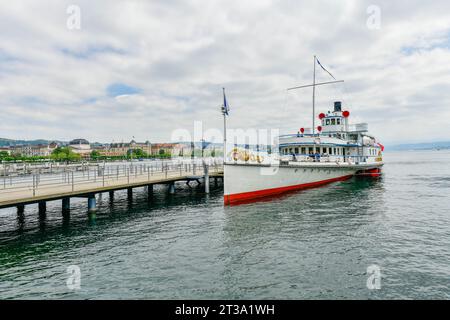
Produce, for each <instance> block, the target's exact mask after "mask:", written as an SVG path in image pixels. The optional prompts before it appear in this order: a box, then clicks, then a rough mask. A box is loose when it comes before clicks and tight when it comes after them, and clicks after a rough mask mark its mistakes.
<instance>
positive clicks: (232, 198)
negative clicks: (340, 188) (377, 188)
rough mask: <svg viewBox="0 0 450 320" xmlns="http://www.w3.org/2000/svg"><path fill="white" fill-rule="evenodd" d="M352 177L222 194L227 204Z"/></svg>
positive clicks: (346, 177)
mask: <svg viewBox="0 0 450 320" xmlns="http://www.w3.org/2000/svg"><path fill="white" fill-rule="evenodd" d="M351 177H353V175H348V176H343V177H338V178H334V179H328V180H322V181H316V182H311V183H304V184H298V185H294V186H287V187H282V188H273V189H265V190H258V191H252V192H244V193H237V194H230V195H225V196H224V204H225V205H229V204H233V203H239V202H245V201H248V200H252V199H258V198H263V197H267V196H272V195H277V194H281V193H285V192H289V191H294V190H301V189H307V188H313V187H317V186H320V185H324V184H327V183H331V182H336V181H344V180H347V179H349V178H351Z"/></svg>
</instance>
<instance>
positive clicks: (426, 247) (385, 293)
mask: <svg viewBox="0 0 450 320" xmlns="http://www.w3.org/2000/svg"><path fill="white" fill-rule="evenodd" d="M385 161H386V165H385V167H384V169H383V177H382V178H380V179H367V178H358V179H356V178H352V179H350V180H348V181H345V182H338V183H333V184H330V185H327V186H325V187H321V188H316V189H309V190H304V191H299V192H295V193H291V194H289V195H285V196H282V197H278V198H271V199H268V200H264V201H260V202H255V203H251V204H245V205H239V206H232V207H225V208H224V206H223V200H222V190H221V188H220V186H219V187H217V188H212V193H211V194H210V195H209V196H206V195H204V194H203V193H202V192H201V190H198V189H195V188H194V189H192V190H191V189H188V188H186V187H185V186H183V185H179V186H178V187H177V193H176V194H175V195H169V194H168V193H167V190H166V188H163V187H161V188H160V190H158V189H157V188H155V195H154V199H153V200H152V202H150V203H148V202H147V197H146V194H145V191H144V190H143V189H142V190H140V189H136V191H135V193H134V198H133V201H132V202H129V201H128V200H127V196H126V192H117V193H116V196H115V198H114V201H113V202H110V201H109V198H108V195H107V194H104V195H103V198H102V199H101V200H99V207H98V213H97V215H96V217H95V219H93V218H91V219H89V218H88V216H87V214H86V210H87V204H86V200H85V199H73V200H72V211H71V216H70V219H67V218H66V219H63V217H62V215H61V210H60V206H61V204H60V202H50V203H48V205H47V216H46V218H45V219H44V218H41V219H39V217H38V213H37V207H36V206H27V208H26V211H25V215H24V216H22V217H18V216H17V213H16V210H15V209H6V210H1V211H0V298H1V299H25V298H26V299H39V298H43V299H116V298H131V299H143V298H146V299H180V298H183V299H188V298H191V299H269V298H272V299H353V298H360V299H383V298H388V299H391V298H393V299H401V298H407V299H410V298H412V299H422V298H423V299H434V298H443V299H449V298H450V152H449V151H429V152H403V153H396V152H386V153H385ZM70 265H76V266H78V267H79V268H80V272H81V278H80V281H81V282H80V289H76V290H71V289H69V288H68V287H67V285H66V281H67V279H68V277H69V276H70V275H69V274H68V273H67V268H68V267H69V266H70ZM369 266H372V267H371V268H375V269H370V270H378V269H377V268H379V270H380V272H381V279H380V282H379V284H380V286H379V287H380V289H369V288H368V286H367V280H368V278H369V276H371V274H368V273H367V268H368V267H369ZM372 276H373V275H372Z"/></svg>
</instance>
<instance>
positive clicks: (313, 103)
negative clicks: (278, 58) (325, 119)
mask: <svg viewBox="0 0 450 320" xmlns="http://www.w3.org/2000/svg"><path fill="white" fill-rule="evenodd" d="M316 62H317V63H318V64H319V66H320V67H321V68H322V69H323V70H324V71H326V72H327V73H328V74H329V75H330V76H331V77H332V78H333V79H334V80H335V81H327V82H319V83H316ZM339 82H344V80H336V78H335V77H334V76H333V75H332V74H331V73H330V72H329V71H328V70H327V69H325V68H324V67H323V66H322V64H321V63H320V61H319V60H318V59H317V56H315V55H314V68H313V84H309V85H305V86H298V87H292V88H287V89H286V90H287V91H290V90H296V89H303V88H309V87H312V88H313V96H312V134H313V135H314V134H315V131H316V128H315V118H316V117H315V114H316V110H315V109H316V87H317V86H322V85H326V84H333V83H339Z"/></svg>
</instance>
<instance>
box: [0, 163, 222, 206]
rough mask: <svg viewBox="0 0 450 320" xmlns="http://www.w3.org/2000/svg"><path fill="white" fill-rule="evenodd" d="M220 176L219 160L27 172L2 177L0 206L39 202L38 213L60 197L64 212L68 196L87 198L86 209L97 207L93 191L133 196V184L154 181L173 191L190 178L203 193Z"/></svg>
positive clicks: (145, 183) (149, 187)
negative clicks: (120, 191)
mask: <svg viewBox="0 0 450 320" xmlns="http://www.w3.org/2000/svg"><path fill="white" fill-rule="evenodd" d="M221 178H222V179H223V166H222V163H221V162H219V161H217V162H212V163H211V162H210V163H205V162H204V163H202V162H192V163H185V162H180V163H159V164H157V165H151V164H130V165H123V166H109V167H108V166H106V165H105V166H103V167H99V168H98V169H96V170H93V171H92V170H88V171H83V172H76V171H70V172H63V173H61V174H47V175H29V176H25V177H20V178H15V179H12V178H7V177H4V179H3V181H1V180H0V181H1V182H2V183H3V184H2V185H0V209H2V208H8V207H17V211H18V213H22V212H23V211H24V208H25V206H26V205H28V204H35V203H38V204H39V205H38V208H39V213H45V210H46V203H47V201H54V200H61V201H62V203H61V207H62V211H63V212H68V211H70V198H73V197H83V198H87V209H88V210H87V211H88V212H94V211H95V210H96V200H95V199H96V198H95V195H96V194H101V193H104V192H109V194H110V196H111V198H113V197H114V191H116V190H125V189H126V190H127V192H128V197H132V193H133V188H137V187H148V188H147V190H148V193H149V195H151V193H152V192H153V185H156V184H165V185H168V186H169V192H170V193H174V192H175V188H174V185H175V183H176V182H179V181H184V182H186V183H187V184H189V183H190V182H192V181H196V183H202V184H203V185H204V188H205V193H209V182H210V179H215V180H216V181H217V179H221Z"/></svg>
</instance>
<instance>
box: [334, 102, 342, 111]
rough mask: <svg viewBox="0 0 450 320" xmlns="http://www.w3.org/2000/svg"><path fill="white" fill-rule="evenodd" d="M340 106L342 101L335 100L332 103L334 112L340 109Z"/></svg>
mask: <svg viewBox="0 0 450 320" xmlns="http://www.w3.org/2000/svg"><path fill="white" fill-rule="evenodd" d="M341 107H342V103H341V102H340V101H336V102H335V103H334V112H338V111H342V109H341Z"/></svg>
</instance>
